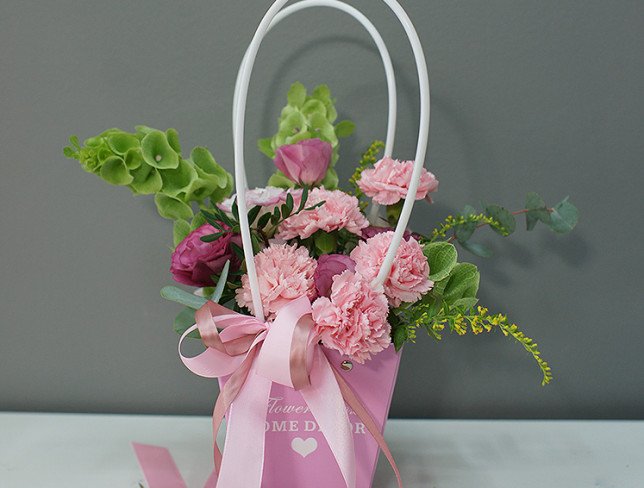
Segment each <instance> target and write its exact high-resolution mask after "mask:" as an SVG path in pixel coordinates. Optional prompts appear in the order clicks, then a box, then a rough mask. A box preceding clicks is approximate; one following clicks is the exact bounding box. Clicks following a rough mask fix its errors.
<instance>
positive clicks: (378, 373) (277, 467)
mask: <svg viewBox="0 0 644 488" xmlns="http://www.w3.org/2000/svg"><path fill="white" fill-rule="evenodd" d="M325 353H326V355H327V357H328V359H329V361H330V362H331V364H332V366H334V367H335V368H336V369H337V370H338V371H340V373H341V374H342V376H343V378H344V379H345V380H346V382H347V383H348V384H349V385H350V386H351V388H352V389H353V391H354V392H355V393H356V395H357V396H358V398H360V400H361V402H362V403H363V404H364V406H365V407H366V408H367V410H368V411H369V412H370V413H371V416H372V417H373V419H374V420H375V421H376V423H377V424H378V426H379V427H380V429H381V431H382V430H383V429H384V426H385V422H386V420H387V416H388V413H389V406H390V405H391V398H392V395H393V389H394V385H395V382H396V376H397V374H398V365H399V364H400V353H396V352H395V349H394V347H393V346H389V348H388V349H386V350H384V351H382V352H380V353H379V354H377V355H375V356H374V357H373V358H372V359H371V360H370V361H367V362H366V363H365V364H357V363H355V362H354V363H353V367H352V368H351V370H349V371H346V370H343V369H342V368H341V367H340V365H341V363H342V361H343V360H344V359H345V358H343V357H342V356H341V355H340V354H339V353H337V352H335V351H331V350H328V349H326V350H325ZM348 412H349V421H350V422H351V426H352V431H353V440H354V444H355V452H356V488H370V487H371V483H372V480H373V475H374V472H375V470H376V463H377V461H378V444H377V443H376V441H375V440H374V439H373V438H372V437H371V434H369V432H368V431H367V430H366V428H365V426H364V424H363V423H362V422H361V421H360V419H359V418H358V417H357V415H356V414H355V413H353V412H352V411H351V410H350V409H349V410H348ZM231 421H234V422H237V421H238V422H243V421H244V420H243V419H242V418H234V419H233V420H231ZM344 486H345V483H344V480H343V478H342V474H341V473H340V469H339V468H338V465H337V464H336V461H335V458H334V457H333V454H332V453H331V450H330V449H329V446H328V445H327V443H326V440H325V439H324V436H323V435H322V433H321V432H319V431H318V428H317V424H316V422H315V419H314V418H313V415H312V414H311V413H310V412H309V411H308V408H307V406H306V403H305V402H304V400H303V399H302V396H301V395H300V394H299V393H298V392H297V391H296V390H294V389H292V388H289V387H287V386H283V385H280V384H277V383H274V384H273V387H272V389H271V397H270V400H269V405H268V415H267V420H266V450H265V456H264V471H263V476H262V488H303V487H306V488H340V487H344Z"/></svg>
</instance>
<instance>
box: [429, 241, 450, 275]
mask: <svg viewBox="0 0 644 488" xmlns="http://www.w3.org/2000/svg"><path fill="white" fill-rule="evenodd" d="M423 253H424V254H425V257H426V258H427V262H428V263H429V279H430V280H432V281H441V280H443V279H445V278H447V277H448V276H449V274H450V272H451V271H452V269H453V268H454V266H456V261H457V259H458V253H457V252H456V248H455V247H454V245H452V244H450V243H449V242H432V243H429V244H425V245H424V246H423Z"/></svg>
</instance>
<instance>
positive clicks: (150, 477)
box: [132, 442, 186, 488]
mask: <svg viewBox="0 0 644 488" xmlns="http://www.w3.org/2000/svg"><path fill="white" fill-rule="evenodd" d="M132 447H133V448H134V453H135V454H136V459H137V460H138V461H139V466H141V471H143V476H144V478H145V481H146V483H147V485H148V487H149V488H186V483H185V481H183V478H182V477H181V473H179V469H178V468H177V465H176V464H175V462H174V459H172V456H171V455H170V451H168V450H167V449H166V448H165V447H158V446H150V445H147V444H139V443H137V442H133V443H132Z"/></svg>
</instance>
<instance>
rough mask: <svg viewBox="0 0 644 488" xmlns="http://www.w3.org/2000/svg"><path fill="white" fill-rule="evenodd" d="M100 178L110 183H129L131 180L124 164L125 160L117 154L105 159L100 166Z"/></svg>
mask: <svg viewBox="0 0 644 488" xmlns="http://www.w3.org/2000/svg"><path fill="white" fill-rule="evenodd" d="M101 178H103V179H104V180H105V181H107V182H108V183H111V184H112V185H129V184H130V183H132V180H133V178H132V175H130V173H129V171H128V169H127V167H126V166H125V161H123V159H122V158H119V157H117V156H112V157H110V158H108V159H107V160H105V162H104V163H103V166H101Z"/></svg>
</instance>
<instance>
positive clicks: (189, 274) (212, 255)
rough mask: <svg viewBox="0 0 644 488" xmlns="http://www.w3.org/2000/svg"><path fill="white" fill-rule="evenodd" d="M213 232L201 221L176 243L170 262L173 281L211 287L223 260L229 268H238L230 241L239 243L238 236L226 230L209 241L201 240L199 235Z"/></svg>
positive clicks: (239, 244)
mask: <svg viewBox="0 0 644 488" xmlns="http://www.w3.org/2000/svg"><path fill="white" fill-rule="evenodd" d="M222 225H223V224H222ZM217 232H218V231H217V229H215V228H214V227H213V226H212V225H210V224H204V225H202V226H201V227H199V228H198V229H195V230H193V231H192V232H191V233H190V234H188V236H187V237H186V238H185V239H184V240H183V241H181V242H180V243H179V245H178V246H177V248H176V249H175V250H174V252H173V253H172V263H171V265H170V272H171V273H172V277H173V278H174V280H175V281H178V282H179V283H183V284H184V285H190V286H214V285H215V283H214V281H213V279H212V276H213V275H217V274H219V273H221V270H222V269H223V267H224V265H225V264H226V261H228V260H230V266H231V270H233V271H234V270H236V269H239V266H240V262H239V258H238V257H237V255H236V254H235V252H234V251H233V250H232V246H231V244H233V243H234V244H237V245H238V246H241V245H242V242H241V236H240V235H239V234H233V233H232V232H229V233H226V234H224V235H223V236H221V237H220V238H219V239H217V240H216V241H213V242H203V241H202V240H201V237H202V236H206V235H208V234H215V233H217Z"/></svg>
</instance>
